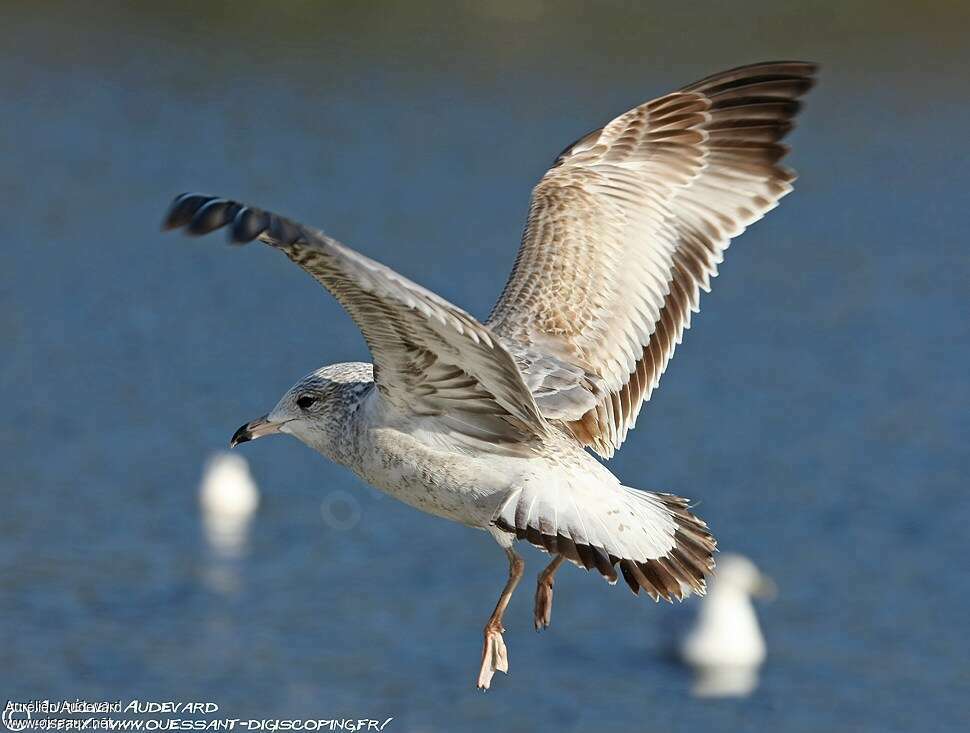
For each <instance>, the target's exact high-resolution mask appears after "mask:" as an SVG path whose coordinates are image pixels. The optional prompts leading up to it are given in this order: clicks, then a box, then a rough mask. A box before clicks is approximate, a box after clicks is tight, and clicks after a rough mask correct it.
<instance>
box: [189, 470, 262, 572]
mask: <svg viewBox="0 0 970 733" xmlns="http://www.w3.org/2000/svg"><path fill="white" fill-rule="evenodd" d="M199 505H200V508H201V510H202V522H203V527H204V529H205V534H206V539H207V540H208V541H209V544H210V545H211V546H212V548H213V550H215V551H216V552H217V553H218V554H220V555H222V556H224V557H237V556H238V555H240V554H241V553H242V551H243V550H244V549H245V546H246V539H247V536H248V534H249V524H250V521H251V520H252V517H253V514H254V513H255V511H256V508H257V507H258V506H259V489H258V488H257V486H256V482H255V481H254V480H253V476H252V474H251V473H250V472H249V464H248V463H247V462H246V459H245V458H243V457H242V456H240V455H236V454H232V453H227V452H221V453H217V454H215V455H213V456H212V457H211V458H210V459H209V460H208V461H207V462H206V465H205V470H204V472H203V474H202V483H201V484H200V485H199Z"/></svg>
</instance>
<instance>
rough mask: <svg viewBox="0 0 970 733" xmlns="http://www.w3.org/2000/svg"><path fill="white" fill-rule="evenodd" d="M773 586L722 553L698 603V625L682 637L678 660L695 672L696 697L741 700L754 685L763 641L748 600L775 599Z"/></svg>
mask: <svg viewBox="0 0 970 733" xmlns="http://www.w3.org/2000/svg"><path fill="white" fill-rule="evenodd" d="M774 592H775V590H774V583H773V582H772V581H771V579H770V578H768V577H766V576H765V575H763V574H762V573H761V572H759V570H758V568H757V567H755V565H754V563H753V562H751V561H750V560H749V559H748V558H746V557H743V556H741V555H734V554H730V553H725V554H723V555H721V556H720V558H719V559H718V563H717V577H716V578H715V579H714V582H713V583H712V584H711V587H710V589H709V590H708V592H707V596H706V597H705V598H704V601H703V602H702V603H701V606H700V611H699V612H698V615H697V623H696V625H695V626H694V628H693V629H691V631H690V632H689V633H688V634H687V635H686V636H685V637H684V639H683V642H682V643H681V647H680V655H681V658H682V659H683V660H684V661H685V662H686V663H687V664H689V665H690V666H691V667H693V668H694V671H695V674H696V676H695V683H694V693H695V694H697V695H699V696H704V697H713V696H743V695H747V694H748V693H750V692H751V691H752V690H753V689H754V688H755V686H756V685H757V683H758V669H759V668H760V667H761V665H762V663H763V662H764V661H765V640H764V636H763V635H762V633H761V627H760V626H759V625H758V617H757V615H756V614H755V610H754V606H753V605H752V603H751V597H752V596H760V597H770V596H772V595H774Z"/></svg>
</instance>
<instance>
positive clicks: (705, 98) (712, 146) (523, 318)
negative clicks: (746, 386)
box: [487, 61, 815, 457]
mask: <svg viewBox="0 0 970 733" xmlns="http://www.w3.org/2000/svg"><path fill="white" fill-rule="evenodd" d="M814 73H815V66H814V65H812V64H808V63H802V62H797V61H782V62H771V63H764V64H756V65H752V66H746V67H742V68H739V69H734V70H732V71H727V72H724V73H721V74H716V75H714V76H711V77H708V78H707V79H704V80H702V81H699V82H697V83H696V84H692V85H690V86H688V87H685V88H684V89H682V90H681V91H679V92H675V93H673V94H668V95H667V96H664V97H660V98H659V99H655V100H653V101H651V102H646V103H644V104H642V105H640V106H639V107H636V108H634V109H632V110H630V111H629V112H626V113H625V114H622V115H620V116H619V117H617V118H616V119H615V120H613V121H612V122H610V123H609V124H608V125H606V126H605V127H603V128H602V129H599V130H596V131H594V132H592V133H590V134H588V135H586V136H585V137H583V138H582V139H581V140H579V141H578V142H576V143H574V144H573V145H571V146H570V147H569V148H567V149H566V150H565V151H564V152H563V153H562V154H561V155H560V156H559V158H558V159H557V160H556V162H555V164H554V165H553V167H552V168H551V169H550V170H549V171H548V172H547V173H546V174H545V176H544V177H543V178H542V180H541V181H540V182H539V183H538V185H537V186H536V187H535V189H534V190H533V192H532V202H531V205H530V209H529V219H528V223H527V224H526V229H525V234H524V235H523V239H522V245H521V248H520V249H519V254H518V257H517V258H516V261H515V266H514V268H513V270H512V274H511V275H510V277H509V280H508V283H507V284H506V286H505V289H504V291H503V292H502V295H501V297H500V298H499V301H498V303H496V305H495V308H494V309H493V311H492V314H491V316H490V317H489V319H488V321H487V325H488V326H489V327H490V328H491V329H492V331H493V332H494V333H496V334H497V335H498V336H499V337H500V338H502V339H503V340H504V341H505V343H506V345H507V347H508V349H509V350H510V351H512V352H513V353H514V354H517V355H521V357H520V361H521V362H523V364H524V366H521V369H522V370H523V372H524V373H525V379H526V382H527V383H529V384H530V385H531V384H534V383H542V384H544V385H545V388H544V390H543V391H542V392H541V393H540V392H538V391H535V390H534V393H535V394H536V400H537V403H538V405H539V409H540V410H541V411H542V413H543V414H544V415H546V416H547V417H548V418H549V419H558V420H562V421H563V422H565V423H566V425H567V426H568V427H569V429H570V430H571V431H572V433H573V434H574V435H575V436H576V438H577V439H578V440H579V441H580V442H582V443H583V444H584V445H587V446H590V447H591V448H593V449H594V450H595V451H596V452H598V453H599V454H601V455H603V456H605V457H609V456H610V455H612V454H613V452H614V451H615V450H616V449H617V448H619V447H620V445H621V443H622V442H623V440H624V438H625V437H626V433H627V431H628V430H629V429H630V428H632V427H633V425H634V423H635V421H636V418H637V414H638V413H639V411H640V407H641V405H642V403H643V402H644V401H646V400H647V399H649V397H650V393H651V391H652V390H653V389H654V387H656V386H657V384H658V382H659V380H660V376H661V374H662V373H663V371H664V368H665V367H666V365H667V362H668V361H669V359H670V357H671V355H672V354H673V352H674V347H675V346H676V345H677V344H678V343H680V340H681V336H682V334H683V331H684V330H685V329H686V328H688V327H689V325H690V314H691V312H692V311H696V310H697V309H698V301H699V297H700V290H701V289H703V290H705V291H707V290H709V289H710V279H711V278H712V277H714V276H715V275H716V274H717V265H718V264H719V263H720V262H721V261H722V259H723V254H724V250H725V249H727V247H728V245H729V244H730V241H731V238H732V237H736V236H738V235H739V234H741V232H743V231H744V230H745V228H746V227H747V226H748V225H749V224H751V223H753V222H755V221H757V220H758V219H760V218H761V217H762V216H763V215H764V214H765V212H767V211H769V210H770V209H772V208H774V207H775V206H776V205H777V203H778V200H779V199H780V198H781V197H782V196H784V195H785V194H786V193H788V192H789V191H790V190H791V182H792V181H793V180H794V178H795V176H794V174H793V173H792V172H791V171H789V170H787V169H786V168H784V167H782V166H781V165H780V160H781V159H782V158H783V157H784V155H785V153H786V152H787V150H788V149H787V148H786V147H785V146H784V145H782V144H780V142H779V141H780V140H781V139H782V138H783V137H784V136H785V135H786V134H787V133H788V132H789V130H791V128H792V119H793V117H794V116H795V114H796V112H797V111H798V109H799V102H798V101H797V100H798V97H800V96H801V95H802V94H804V93H805V92H806V91H808V89H810V88H811V86H812V84H813V76H814ZM531 365H537V366H531ZM564 365H572V366H574V367H578V368H579V369H581V370H582V371H583V372H584V376H583V378H582V379H577V378H573V379H571V380H566V381H565V382H564V383H563V384H562V386H561V387H559V386H557V384H556V383H554V382H552V381H551V380H550V378H549V377H547V376H546V375H547V374H549V373H555V374H559V375H561V374H564V373H565V372H566V371H568V369H565V368H564ZM530 369H538V370H539V373H538V374H537V375H533V374H532V373H531V371H530ZM559 381H560V382H562V380H561V379H560V380H559ZM550 385H551V386H550ZM584 391H585V394H584Z"/></svg>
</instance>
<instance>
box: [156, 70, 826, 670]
mask: <svg viewBox="0 0 970 733" xmlns="http://www.w3.org/2000/svg"><path fill="white" fill-rule="evenodd" d="M814 71H815V67H814V66H813V65H812V64H807V63H802V62H794V61H783V62H771V63H764V64H756V65H751V66H747V67H742V68H739V69H734V70H732V71H727V72H723V73H721V74H716V75H714V76H711V77H708V78H706V79H704V80H702V81H699V82H697V83H695V84H692V85H690V86H687V87H684V88H683V89H681V90H680V91H677V92H674V93H672V94H668V95H665V96H663V97H659V98H658V99H655V100H653V101H650V102H646V103H644V104H641V105H640V106H638V107H635V108H634V109H631V110H630V111H628V112H626V113H624V114H622V115H620V116H619V117H617V118H616V119H614V120H613V121H612V122H610V123H608V124H607V125H606V126H605V127H603V128H601V129H598V130H596V131H594V132H591V133H589V134H588V135H585V136H584V137H582V138H581V139H580V140H578V141H577V142H576V143H574V144H572V145H570V146H569V147H568V148H566V149H565V150H564V151H563V152H562V153H561V154H560V155H559V157H558V158H557V159H556V161H555V163H554V164H553V166H552V168H551V169H550V170H549V171H548V172H547V173H546V174H545V176H543V178H542V180H541V181H540V182H539V184H538V185H537V186H536V188H535V189H534V191H533V193H532V202H531V205H530V209H529V218H528V223H527V225H526V229H525V234H524V236H523V239H522V244H521V247H520V249H519V254H518V257H517V259H516V261H515V266H514V267H513V269H512V274H511V276H510V277H509V280H508V283H507V284H506V286H505V289H504V291H503V292H502V295H501V297H500V298H499V300H498V302H497V304H496V305H495V307H494V309H493V311H492V313H491V315H490V316H489V318H488V320H486V321H485V322H484V323H482V322H480V321H478V320H477V319H476V318H475V317H473V316H471V315H469V314H468V313H466V312H465V311H463V310H461V309H460V308H458V307H456V306H454V305H452V304H451V303H448V302H447V301H445V300H443V299H442V298H440V297H439V296H437V295H435V294H434V293H432V292H429V291H428V290H425V289H424V288H422V287H421V286H419V285H416V284H415V283H413V282H411V281H410V280H408V279H407V278H405V277H403V276H401V275H399V274H398V273H396V272H394V271H393V270H390V269H389V268H387V267H385V266H383V265H381V264H379V263H377V262H375V261H373V260H371V259H369V258H367V257H365V256H363V255H361V254H359V253H357V252H355V251H354V250H352V249H350V248H348V247H346V246H344V245H343V244H340V243H339V242H337V241H335V240H334V239H332V238H330V237H329V236H327V235H326V234H323V233H322V232H320V231H317V230H316V229H312V228H310V227H306V226H303V225H302V224H298V223H296V222H293V221H290V220H288V219H285V218H283V217H281V216H278V215H276V214H273V213H270V212H268V211H265V210H263V209H258V208H255V207H252V206H247V205H244V204H240V203H237V202H235V201H231V200H229V199H225V198H217V197H213V196H205V195H200V194H183V195H181V196H179V197H177V198H176V199H175V201H174V202H173V204H172V206H171V209H170V210H169V212H168V215H167V216H166V218H165V222H164V227H165V228H175V227H183V228H184V229H185V230H186V231H187V232H188V233H190V234H196V235H201V234H207V233H209V232H211V231H213V230H215V229H218V228H220V227H227V228H228V231H229V237H230V239H231V241H233V242H237V243H244V242H249V241H252V240H254V239H259V240H260V241H262V242H264V243H265V244H268V245H270V246H272V247H274V248H276V249H279V250H280V251H282V252H283V253H284V254H285V255H286V256H287V257H289V258H290V259H291V260H292V261H294V262H295V263H296V264H297V265H299V266H300V267H301V268H303V269H304V270H305V271H306V272H308V273H309V274H310V275H311V276H313V277H314V278H315V279H316V280H317V281H318V282H319V283H320V284H321V285H323V286H324V287H325V288H326V289H327V290H329V291H330V292H331V293H332V294H333V296H334V297H335V298H336V299H337V301H338V302H339V303H340V304H341V305H342V306H343V307H344V309H345V310H346V311H347V312H348V313H349V315H350V316H351V318H353V320H354V321H355V323H356V324H357V326H358V327H359V328H360V329H361V331H362V332H363V335H364V339H365V340H366V342H367V345H368V347H369V349H370V352H371V356H372V358H373V365H371V364H365V363H349V364H334V365H331V366H326V367H323V368H321V369H318V370H316V371H314V372H312V373H310V374H309V375H307V376H306V377H304V378H303V379H301V380H300V381H299V382H298V383H297V384H296V385H295V386H293V387H292V388H291V389H290V390H289V391H288V392H287V393H286V394H285V395H283V397H282V399H280V401H279V403H278V404H277V405H276V407H274V408H273V409H272V410H271V411H270V412H269V413H268V414H267V415H265V416H263V417H261V418H259V419H257V420H253V421H252V422H249V423H247V424H246V425H244V426H242V427H241V428H240V429H239V430H238V431H237V432H236V434H235V435H234V436H233V438H232V441H231V444H232V445H236V444H238V443H242V442H244V441H248V440H253V439H255V438H259V437H262V436H264V435H269V434H272V433H288V434H291V435H293V436H295V437H297V438H298V439H300V440H301V441H303V442H304V443H306V444H307V445H308V446H310V447H311V448H313V449H315V450H317V451H319V452H320V453H322V454H323V455H325V456H327V457H328V458H330V459H331V460H333V461H335V462H337V463H340V464H343V465H344V466H347V467H348V468H350V469H351V470H353V471H354V472H355V473H356V474H358V475H359V476H360V477H361V478H363V479H364V480H365V481H367V482H369V483H371V484H372V485H374V486H376V487H377V488H379V489H381V490H383V491H385V492H387V493H389V494H391V495H392V496H394V497H396V498H398V499H400V500H401V501H404V502H406V503H407V504H410V505H412V506H414V507H416V508H418V509H421V510H422V511H425V512H428V513H430V514H434V515H437V516H440V517H444V518H446V519H451V520H453V521H456V522H461V523H463V524H466V525H468V526H471V527H476V528H479V529H484V530H487V531H488V532H490V533H491V535H492V536H493V537H494V538H495V540H496V541H497V542H498V543H499V545H501V547H502V548H503V549H504V550H505V553H506V555H507V557H508V561H509V577H508V581H507V582H506V584H505V587H504V588H503V590H502V593H501V595H500V597H499V601H498V604H497V605H496V607H495V610H494V611H493V612H492V615H491V617H490V618H489V620H488V623H487V624H486V626H485V629H484V644H483V650H482V662H481V669H480V672H479V676H478V685H479V687H481V688H488V686H489V683H490V681H491V678H492V676H493V673H494V672H495V671H496V670H501V671H503V672H505V671H507V670H508V657H507V653H506V648H505V643H504V640H503V638H502V632H503V631H504V629H503V627H502V618H503V615H504V612H505V609H506V606H507V605H508V602H509V599H510V597H511V595H512V592H513V591H514V590H515V587H516V585H517V584H518V582H519V580H520V578H521V577H522V574H523V567H524V563H523V561H522V559H521V558H520V557H519V556H518V555H517V554H516V553H515V551H514V550H513V542H514V540H516V539H525V540H527V541H529V542H530V543H531V544H533V545H535V546H536V547H538V548H540V549H542V550H544V551H546V552H548V553H550V554H551V555H553V556H554V559H553V561H552V563H551V564H550V565H549V566H548V567H547V568H546V570H544V571H543V572H542V574H541V575H540V576H539V582H538V584H537V589H536V604H535V612H534V617H535V618H534V620H535V625H536V628H537V629H538V628H542V627H544V626H546V625H548V623H549V618H550V613H551V608H552V587H553V577H554V573H555V572H556V570H557V568H558V567H559V565H560V564H561V563H562V561H563V560H564V559H565V560H569V561H570V562H572V563H573V564H575V565H578V566H581V567H584V568H586V569H587V570H594V569H595V570H596V571H598V572H599V573H600V574H602V575H603V576H604V577H605V578H606V579H607V580H608V581H609V582H610V583H615V582H616V580H617V578H618V573H619V575H622V576H623V579H624V580H625V581H626V583H627V584H628V585H629V587H630V588H631V589H632V590H633V592H634V593H638V592H639V591H640V590H641V589H642V590H644V591H645V592H646V593H647V594H648V595H650V596H651V597H652V598H653V599H654V600H657V599H659V598H661V597H662V598H665V599H667V600H670V599H672V598H678V599H682V598H683V597H684V596H686V595H688V594H689V593H690V592H692V591H693V592H696V593H703V592H704V588H705V575H706V574H707V573H709V572H710V571H711V570H712V569H713V567H714V562H713V551H714V546H715V542H714V539H713V538H712V536H711V535H710V533H709V532H708V531H707V525H706V524H705V523H704V522H702V521H701V520H700V519H698V518H697V517H695V516H694V515H693V514H692V513H691V512H690V511H689V508H688V502H687V500H686V499H682V498H680V497H677V496H673V495H672V494H664V493H657V492H650V491H640V490H637V489H633V488H629V487H627V486H624V485H623V484H622V483H621V482H620V480H619V479H618V478H616V477H615V476H614V475H613V474H612V473H611V472H610V471H609V470H608V469H607V468H606V467H605V466H603V465H602V464H600V463H599V462H598V461H597V460H596V459H595V458H594V457H593V456H592V455H591V454H590V453H589V452H587V450H586V449H587V448H589V449H591V450H592V451H595V452H596V453H598V454H599V455H600V456H602V457H604V458H609V457H610V456H612V454H613V452H614V451H615V450H616V449H617V448H619V447H620V445H621V444H622V443H623V440H624V439H625V438H626V434H627V431H629V430H630V429H631V428H632V427H633V425H634V422H635V421H636V418H637V414H638V413H639V411H640V407H641V404H642V403H643V402H644V401H645V400H647V399H648V398H649V396H650V393H651V392H652V390H653V389H654V388H655V387H656V386H657V383H658V382H659V379H660V375H661V374H662V372H663V370H664V368H665V367H666V365H667V362H668V360H669V359H670V357H671V355H672V354H673V351H674V348H675V346H676V345H677V344H678V343H679V342H680V339H681V336H682V334H683V331H684V329H686V328H687V327H688V325H689V322H690V314H691V312H692V311H696V310H697V307H698V301H699V297H700V291H701V290H702V289H703V290H708V289H709V284H710V278H711V277H713V276H714V275H715V274H716V271H717V265H718V264H719V263H720V262H721V259H722V257H723V253H724V250H725V249H726V248H727V246H728V244H729V242H730V240H731V238H732V237H735V236H737V235H739V234H740V233H741V232H742V231H744V229H745V227H747V226H748V225H749V224H751V223H752V222H754V221H756V220H757V219H759V218H761V216H762V215H764V213H765V212H767V211H768V210H770V209H772V208H773V207H774V206H775V205H776V204H777V202H778V200H779V199H780V198H781V197H782V196H784V195H785V194H786V193H788V192H789V191H790V190H791V181H793V180H794V175H793V174H792V173H791V172H790V171H789V170H787V169H786V168H783V167H782V166H781V165H780V164H779V161H780V160H781V158H782V157H783V156H784V155H785V153H786V151H787V148H785V147H784V146H783V145H781V144H780V142H779V141H780V140H781V139H782V138H783V137H784V136H785V135H786V133H788V131H789V130H790V129H791V127H792V118H793V117H794V115H795V113H796V112H797V110H798V108H799V102H798V101H797V99H798V97H800V96H801V95H802V94H804V93H805V92H806V91H807V90H808V89H809V88H810V87H811V86H812V79H813V75H814Z"/></svg>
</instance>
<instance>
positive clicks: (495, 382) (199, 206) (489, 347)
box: [163, 194, 548, 444]
mask: <svg viewBox="0 0 970 733" xmlns="http://www.w3.org/2000/svg"><path fill="white" fill-rule="evenodd" d="M224 226H225V227H228V230H229V236H230V239H231V240H232V241H233V242H237V243H245V242H250V241H252V240H254V239H259V240H260V241H262V242H265V243H266V244H268V245H270V246H272V247H274V248H276V249H279V250H281V251H282V252H283V253H284V254H286V256H287V257H289V258H290V259H291V260H293V262H295V263H296V264H298V265H299V266H300V267H302V268H303V269H304V270H305V271H306V272H307V273H309V274H310V275H311V276H313V278H314V279H316V280H317V282H319V283H320V284H321V285H323V286H324V287H325V288H326V289H327V290H329V291H330V293H331V294H333V296H334V297H335V298H336V299H337V300H338V301H339V303H340V304H341V305H342V306H343V307H344V309H345V310H346V311H347V312H348V313H349V314H350V316H351V318H353V319H354V322H355V323H356V324H357V326H358V327H359V328H360V330H361V331H362V332H363V334H364V339H365V340H366V341H367V345H368V347H369V348H370V351H371V354H372V356H373V358H374V373H375V381H376V382H377V386H378V389H380V391H381V395H382V396H383V397H385V398H386V399H387V400H388V401H390V402H391V403H392V404H394V405H395V406H396V407H398V408H400V409H402V410H407V411H410V412H411V413H413V414H416V415H422V416H436V417H439V418H440V419H441V420H442V421H444V422H445V423H446V424H447V425H448V427H449V428H453V429H455V430H457V431H458V432H459V433H461V434H463V435H465V436H468V437H471V438H473V439H476V440H484V441H486V442H488V443H491V444H502V443H521V442H528V441H529V440H530V439H531V438H533V437H536V436H541V435H544V434H545V433H546V431H547V430H548V426H547V423H546V421H545V419H544V418H543V417H542V415H541V414H540V413H539V410H538V408H537V406H536V403H535V400H534V398H533V397H532V394H531V392H530V391H529V389H528V387H526V385H525V383H524V381H523V380H522V376H521V375H520V374H519V371H518V369H517V368H516V366H515V363H514V362H513V360H512V358H511V357H510V356H509V354H508V352H507V351H506V350H505V348H504V347H503V346H502V344H501V343H500V342H499V341H498V339H496V338H495V337H494V336H493V335H492V333H491V332H490V330H489V329H488V328H487V327H486V326H484V325H482V324H481V323H479V322H478V321H477V320H476V319H475V318H474V317H472V316H471V315H469V314H468V313H466V312H465V311H463V310H461V309H460V308H457V307H456V306H454V305H452V304H451V303H448V302H447V301H446V300H444V299H443V298H440V297H438V296H437V295H435V294H434V293H432V292H430V291H428V290H426V289H424V288H422V287H421V286H420V285H416V284H415V283H413V282H411V281H410V280H408V279H407V278H405V277H403V276H401V275H399V274H398V273H396V272H394V271H393V270H391V269H390V268H388V267H385V266H384V265H381V264H380V263H378V262H375V261H374V260H371V259H369V258H367V257H365V256H363V255H361V254H359V253H357V252H355V251H353V250H352V249H350V248H349V247H346V246H344V245H342V244H340V243H339V242H337V241H335V240H333V239H331V238H330V237H328V236H326V235H325V234H323V233H321V232H319V231H316V230H314V229H310V228H308V227H305V226H303V225H301V224H297V223H295V222H293V221H290V220H288V219H284V218H283V217H281V216H278V215H276V214H273V213H270V212H268V211H263V210H261V209H257V208H254V207H251V206H245V205H243V204H240V203H237V202H235V201H230V200H228V199H223V198H216V197H212V196H205V195H201V194H183V195H182V196H179V197H177V198H176V199H175V201H174V202H173V203H172V206H171V208H170V210H169V212H168V214H167V215H166V217H165V221H164V224H163V228H165V229H172V228H176V227H184V228H185V230H186V232H188V233H189V234H196V235H201V234H208V233H209V232H211V231H213V230H215V229H218V228H220V227H224Z"/></svg>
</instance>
